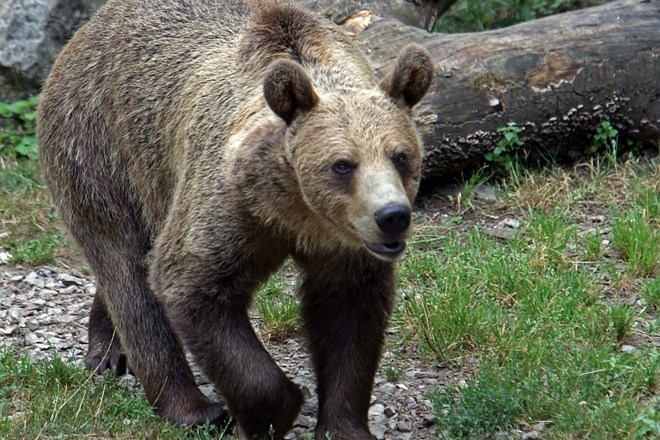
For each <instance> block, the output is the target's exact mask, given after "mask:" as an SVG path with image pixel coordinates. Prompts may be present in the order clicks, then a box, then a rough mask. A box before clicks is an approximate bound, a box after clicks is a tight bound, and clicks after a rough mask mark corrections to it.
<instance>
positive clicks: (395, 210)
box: [374, 205, 411, 237]
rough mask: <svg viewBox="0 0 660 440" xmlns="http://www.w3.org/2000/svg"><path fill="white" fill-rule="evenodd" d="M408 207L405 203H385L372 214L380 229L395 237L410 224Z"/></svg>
mask: <svg viewBox="0 0 660 440" xmlns="http://www.w3.org/2000/svg"><path fill="white" fill-rule="evenodd" d="M410 215H411V212H410V208H408V207H407V206H406V205H387V206H385V207H384V208H380V209H379V210H378V211H376V213H375V214H374V217H375V218H376V224H378V227H379V228H380V230H381V231H383V232H384V233H386V234H387V235H389V236H391V237H396V236H398V235H399V234H401V233H402V232H404V231H405V230H406V229H408V226H410Z"/></svg>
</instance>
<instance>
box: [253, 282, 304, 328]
mask: <svg viewBox="0 0 660 440" xmlns="http://www.w3.org/2000/svg"><path fill="white" fill-rule="evenodd" d="M255 309H256V311H257V313H258V314H259V317H260V318H261V335H262V337H265V338H268V339H283V338H285V337H287V336H291V335H293V334H295V333H296V331H297V330H298V326H299V321H298V302H297V301H296V298H295V297H294V296H293V294H292V289H291V286H288V285H287V284H286V283H285V279H284V275H283V274H282V273H278V274H275V275H273V276H272V277H271V278H270V279H269V280H268V281H267V282H266V284H264V285H263V286H262V287H261V289H260V290H259V292H258V293H257V295H256V299H255Z"/></svg>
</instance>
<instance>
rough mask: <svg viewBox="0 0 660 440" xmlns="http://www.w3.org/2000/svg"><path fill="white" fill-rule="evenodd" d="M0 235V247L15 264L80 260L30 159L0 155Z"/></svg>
mask: <svg viewBox="0 0 660 440" xmlns="http://www.w3.org/2000/svg"><path fill="white" fill-rule="evenodd" d="M0 234H2V235H0V248H4V250H5V251H7V252H9V253H10V254H11V255H12V262H13V263H15V264H26V265H39V264H55V263H60V264H61V265H67V264H70V263H71V262H75V261H80V260H79V257H77V254H76V251H75V250H74V248H73V246H71V245H70V243H69V242H68V241H67V240H66V239H65V236H64V234H63V233H62V229H61V227H60V222H59V220H58V219H57V216H56V215H55V212H54V210H53V209H52V208H51V204H50V201H49V198H48V194H47V191H46V189H45V187H44V185H43V183H42V181H41V177H40V167H39V164H38V162H35V161H33V160H29V159H26V158H18V159H12V158H7V157H2V156H0Z"/></svg>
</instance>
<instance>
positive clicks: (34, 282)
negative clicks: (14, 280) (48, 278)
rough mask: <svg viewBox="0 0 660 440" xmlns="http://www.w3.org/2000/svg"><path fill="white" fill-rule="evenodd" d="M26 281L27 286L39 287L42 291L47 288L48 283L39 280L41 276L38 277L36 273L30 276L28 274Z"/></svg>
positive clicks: (31, 273)
mask: <svg viewBox="0 0 660 440" xmlns="http://www.w3.org/2000/svg"><path fill="white" fill-rule="evenodd" d="M24 281H25V282H26V283H27V284H30V285H31V286H35V287H38V288H40V289H43V288H44V287H46V283H45V282H44V280H43V279H41V278H39V275H37V273H36V272H30V273H29V274H27V276H26V277H25V279H24Z"/></svg>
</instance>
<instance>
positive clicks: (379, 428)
mask: <svg viewBox="0 0 660 440" xmlns="http://www.w3.org/2000/svg"><path fill="white" fill-rule="evenodd" d="M371 433H372V434H373V435H374V436H375V437H376V438H377V439H378V440H383V439H384V438H385V434H386V433H387V426H385V425H376V426H372V427H371Z"/></svg>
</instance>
